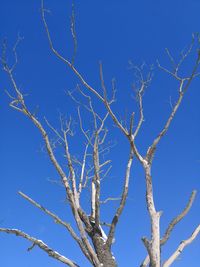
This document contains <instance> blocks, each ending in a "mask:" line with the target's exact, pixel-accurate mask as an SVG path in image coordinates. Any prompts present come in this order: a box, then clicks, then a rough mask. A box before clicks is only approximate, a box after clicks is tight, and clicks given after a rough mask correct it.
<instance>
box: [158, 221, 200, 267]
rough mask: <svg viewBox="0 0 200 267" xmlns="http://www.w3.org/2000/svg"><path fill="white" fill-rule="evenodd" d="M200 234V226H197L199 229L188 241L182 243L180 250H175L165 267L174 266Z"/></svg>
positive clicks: (164, 264)
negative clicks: (185, 249)
mask: <svg viewBox="0 0 200 267" xmlns="http://www.w3.org/2000/svg"><path fill="white" fill-rule="evenodd" d="M199 233H200V225H198V226H197V228H196V229H195V230H194V232H193V233H192V235H191V236H190V237H189V238H188V239H186V240H183V241H181V243H180V245H179V246H178V248H177V249H176V250H175V252H174V253H173V254H172V255H171V256H170V257H169V259H167V260H166V261H165V262H164V263H163V267H169V266H171V265H172V263H173V262H174V261H175V260H176V259H177V258H178V257H179V256H180V254H181V253H182V252H183V250H184V248H185V247H186V246H188V245H189V244H191V243H192V242H193V241H194V240H195V238H196V237H197V236H198V234H199Z"/></svg>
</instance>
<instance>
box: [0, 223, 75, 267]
mask: <svg viewBox="0 0 200 267" xmlns="http://www.w3.org/2000/svg"><path fill="white" fill-rule="evenodd" d="M0 232H4V233H7V234H14V235H16V236H20V237H23V238H25V239H27V240H29V241H30V242H32V243H33V244H35V245H36V246H38V247H39V248H41V249H42V250H43V251H45V252H46V253H47V254H48V255H49V256H50V257H52V258H54V259H56V260H59V261H60V262H62V263H64V264H66V265H68V266H70V267H79V265H78V264H76V263H75V262H73V261H72V260H70V259H68V258H66V257H65V256H63V255H61V254H59V253H58V252H57V251H55V250H53V249H52V248H50V247H49V246H48V245H47V244H45V243H44V242H43V241H42V240H39V239H36V238H35V237H32V236H30V235H28V234H26V233H24V232H22V231H20V230H18V229H8V228H0Z"/></svg>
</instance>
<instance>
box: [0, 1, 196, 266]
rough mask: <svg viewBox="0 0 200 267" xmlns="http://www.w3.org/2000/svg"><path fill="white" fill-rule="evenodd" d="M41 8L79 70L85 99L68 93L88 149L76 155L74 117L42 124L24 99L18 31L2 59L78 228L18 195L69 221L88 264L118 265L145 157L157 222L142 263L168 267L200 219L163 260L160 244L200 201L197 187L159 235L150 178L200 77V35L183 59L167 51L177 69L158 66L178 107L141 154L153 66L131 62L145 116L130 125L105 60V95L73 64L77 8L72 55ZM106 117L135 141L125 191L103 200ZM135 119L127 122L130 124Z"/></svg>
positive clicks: (153, 218)
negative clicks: (146, 68)
mask: <svg viewBox="0 0 200 267" xmlns="http://www.w3.org/2000/svg"><path fill="white" fill-rule="evenodd" d="M41 14H42V21H43V24H44V29H45V31H46V35H47V39H48V43H49V47H50V49H51V51H52V53H53V54H54V55H55V56H56V57H57V59H58V60H60V61H61V62H62V63H63V64H64V65H67V67H68V68H69V69H70V70H71V71H72V72H73V73H74V75H75V76H76V77H77V78H78V79H79V81H80V85H78V86H77V90H76V93H78V95H79V96H81V97H82V99H83V101H80V100H79V97H77V96H75V94H74V93H73V92H68V94H69V95H70V97H71V98H72V100H73V101H74V105H77V106H78V109H77V114H78V119H79V127H80V132H81V134H82V136H83V137H84V138H85V141H84V143H83V145H84V152H83V154H82V156H81V158H77V157H74V156H73V155H72V153H71V150H70V143H69V136H70V135H73V127H72V119H69V120H68V121H66V120H64V118H63V117H62V116H60V129H59V130H58V129H56V128H55V127H54V126H53V125H51V124H50V122H49V121H48V120H47V119H45V123H46V124H44V123H43V122H42V121H41V120H39V119H38V117H37V115H36V114H35V113H34V112H32V111H31V109H30V108H29V107H28V105H27V103H26V99H25V96H24V95H23V94H22V92H21V91H20V89H19V87H18V84H17V81H16V79H15V77H14V74H13V71H14V70H15V67H16V66H17V63H18V58H17V52H16V49H17V45H18V43H19V42H20V37H19V38H18V40H17V42H16V44H15V46H14V48H13V53H14V57H15V63H14V64H13V65H11V66H10V65H9V64H8V62H7V58H6V45H4V48H3V54H2V58H1V62H2V65H3V69H4V71H5V72H6V73H7V74H8V77H9V79H10V81H11V83H12V88H13V90H12V92H7V93H8V96H9V97H10V99H11V102H10V106H11V107H12V108H13V109H15V110H16V111H18V112H20V113H22V114H23V115H24V116H26V117H27V118H28V119H29V120H30V121H31V122H32V124H33V125H35V126H36V128H37V129H38V131H39V132H40V134H41V137H42V138H43V141H44V143H45V146H46V150H47V153H48V156H49V159H50V161H51V163H52V165H53V166H54V167H55V169H56V171H57V173H58V174H59V176H60V178H61V181H62V184H63V186H64V189H65V192H66V198H67V200H68V204H69V206H70V208H71V211H72V215H73V217H74V219H75V222H76V229H74V228H73V227H72V226H71V225H70V223H69V222H65V221H63V219H61V218H60V217H59V216H58V215H56V214H54V213H53V212H52V211H50V210H48V209H47V208H45V207H44V206H43V205H41V204H40V203H37V202H36V201H35V200H33V199H32V198H31V197H29V196H27V195H26V194H24V193H22V192H19V194H20V196H22V197H23V198H24V199H25V200H27V201H28V202H29V203H31V204H32V205H34V206H35V207H37V208H39V209H40V210H41V211H42V212H44V213H45V214H46V215H48V216H50V217H51V218H52V219H53V220H54V221H55V222H56V223H58V224H60V225H61V226H63V227H65V229H66V230H67V231H68V232H69V233H70V235H71V237H72V239H74V241H75V242H76V243H77V244H78V246H79V248H80V251H81V253H83V254H84V255H85V257H86V258H87V259H88V261H89V263H90V264H91V265H92V266H96V267H100V266H105V267H114V266H117V260H116V259H115V257H114V256H113V253H112V244H113V243H114V240H115V230H116V227H117V224H118V222H119V220H120V216H121V215H122V212H123V210H124V207H125V204H126V201H127V196H128V190H129V183H130V174H131V167H132V163H133V160H137V161H139V162H140V163H141V166H142V167H143V170H144V174H145V182H146V207H147V210H148V213H149V218H150V228H151V236H150V237H149V238H147V237H143V238H142V241H143V243H144V246H145V247H146V251H147V256H146V258H145V259H144V261H143V262H142V263H141V265H140V266H141V267H147V266H150V267H161V266H163V267H168V266H171V265H172V263H174V261H175V260H176V259H177V257H178V256H179V255H180V254H181V253H182V251H183V250H184V248H185V247H186V246H187V245H189V244H190V243H191V242H192V241H193V240H194V239H195V238H196V237H197V235H198V234H199V232H200V225H198V226H197V227H196V228H195V229H194V231H193V233H192V234H191V236H190V237H189V238H188V239H186V240H184V241H181V243H180V245H179V246H178V247H177V249H176V250H175V251H174V252H173V253H172V255H171V256H170V257H169V258H168V259H167V260H166V261H165V262H163V260H162V259H161V247H162V246H163V245H165V244H166V242H167V241H168V239H169V238H170V234H171V232H172V231H173V229H174V227H175V226H176V225H177V224H178V223H179V222H180V221H181V220H182V219H183V218H184V217H185V216H186V214H187V213H188V211H189V210H190V208H191V206H192V204H193V201H194V199H195V195H196V191H193V192H192V194H191V197H190V199H189V201H188V203H187V205H186V207H185V208H184V210H183V211H182V212H181V213H180V214H179V215H178V216H177V217H175V218H174V219H173V220H172V221H171V222H170V224H169V226H168V227H167V229H166V231H165V234H164V236H163V237H162V236H161V233H160V217H161V215H162V212H161V211H159V210H157V208H156V204H155V202H154V193H153V183H152V175H151V169H152V164H153V159H154V155H155V153H156V149H157V146H158V145H159V143H160V141H161V139H162V138H163V137H164V136H165V135H166V133H167V132H168V130H169V127H170V125H171V123H172V120H173V119H174V116H175V115H176V112H177V111H178V109H179V106H180V105H181V102H182V100H183V98H184V96H185V94H186V92H187V91H188V89H189V87H190V85H191V82H192V81H193V80H194V79H195V78H196V77H197V76H198V75H199V73H198V67H199V64H200V50H199V48H198V46H199V37H198V36H193V39H192V42H191V45H190V46H189V48H188V49H187V51H185V52H183V53H182V56H181V58H180V60H179V62H178V63H177V62H176V61H175V59H174V58H173V56H172V55H171V53H170V52H169V50H166V53H167V56H168V58H169V60H170V62H171V66H172V68H171V69H168V68H165V67H163V66H161V65H160V63H158V67H159V68H160V69H161V70H162V71H164V72H166V73H167V74H168V75H170V76H171V77H173V78H174V79H175V80H177V82H178V88H177V100H176V103H175V105H173V107H172V111H171V113H170V114H169V117H168V119H167V121H166V122H164V126H163V128H162V129H161V131H160V132H159V133H158V135H157V136H156V137H155V139H154V140H153V142H152V143H151V144H150V145H149V148H148V149H147V151H146V153H145V154H144V155H142V154H141V153H140V151H139V149H138V147H137V145H136V138H137V136H138V133H139V131H140V129H141V126H142V124H143V121H144V111H143V96H144V92H145V90H146V88H147V87H148V86H149V84H150V82H151V79H152V75H151V72H149V73H148V74H147V75H144V74H143V70H142V67H138V66H132V67H133V69H134V71H135V75H136V78H137V87H136V94H137V100H138V103H139V114H140V118H139V120H138V122H137V123H136V122H135V118H134V112H132V115H131V116H130V119H129V120H127V122H126V125H125V124H124V123H123V122H121V120H120V119H118V115H117V114H116V113H115V112H114V111H113V108H112V106H113V104H114V102H115V93H116V89H115V81H114V80H113V81H112V96H111V98H110V97H109V96H108V95H110V92H108V90H107V88H106V86H105V82H104V76H103V66H102V63H100V64H99V75H100V81H101V88H102V93H100V92H99V91H98V90H97V89H96V88H93V87H92V86H91V85H90V84H89V83H88V82H87V81H86V80H85V79H84V77H83V76H82V74H81V73H80V72H79V70H78V69H77V68H76V67H75V63H74V62H75V56H76V47H77V40H76V32H75V17H74V11H73V13H72V18H71V33H72V37H73V42H74V53H73V56H72V60H70V59H67V58H65V57H64V56H63V55H62V54H61V53H60V52H59V51H58V50H57V49H56V48H55V47H54V43H53V40H52V37H51V34H50V29H49V27H48V24H47V21H46V9H45V7H44V2H43V0H42V2H41ZM196 47H197V48H198V49H197V54H196V60H195V62H194V64H193V66H192V68H191V71H190V73H189V75H187V76H185V77H182V76H181V75H180V74H179V73H180V69H181V67H182V63H183V62H184V61H185V60H186V58H187V57H188V56H189V55H190V54H191V52H192V51H193V50H194V49H196ZM95 98H96V99H97V101H99V103H101V104H102V106H104V110H103V111H102V112H98V111H97V110H96V109H95V106H94V99H95ZM83 109H84V110H85V112H88V114H89V116H90V117H91V121H92V129H91V128H90V129H85V124H84V117H83V116H82V111H83ZM108 119H112V121H113V123H114V125H115V126H116V127H117V128H118V129H119V131H120V132H121V135H122V136H125V138H126V139H127V142H128V144H129V154H128V155H127V164H126V168H125V170H124V177H122V179H123V187H122V189H121V191H122V192H121V196H120V197H117V198H113V197H112V196H109V197H108V198H107V199H105V200H101V183H102V179H103V178H104V177H106V176H107V175H108V174H109V171H110V168H111V165H110V163H111V160H107V159H105V158H104V156H103V155H104V152H105V150H109V145H108V146H107V144H106V142H105V141H106V138H107V135H108V134H109V133H108V129H107V127H106V122H107V120H108ZM128 121H129V122H128ZM50 131H51V132H52V133H53V134H54V135H55V136H56V138H57V140H59V142H60V143H61V144H62V147H63V149H64V156H65V158H66V160H67V171H66V170H65V169H64V168H63V167H62V164H61V163H60V162H59V160H58V159H57V157H56V155H55V152H54V144H53V143H52V142H51V140H50V137H49V135H50V133H49V132H50ZM88 188H89V192H90V194H91V197H90V199H91V201H90V212H89V214H88V213H87V211H86V210H84V209H83V207H82V204H81V202H82V197H83V194H82V193H83V191H84V190H88ZM114 200H117V201H119V205H118V208H117V209H116V212H115V214H114V216H113V218H112V219H111V222H109V223H107V222H102V219H101V218H102V216H101V204H106V203H107V202H108V201H114ZM103 225H106V226H107V227H108V229H109V230H108V234H107V235H106V234H105V232H104V230H103V229H102V226H103ZM0 232H4V233H8V234H15V235H17V236H19V237H23V238H25V239H27V240H29V241H30V242H31V243H32V245H31V247H30V248H29V250H31V249H33V247H34V246H38V247H39V248H41V249H42V250H43V251H44V252H46V253H47V254H48V255H49V256H51V257H52V258H54V259H56V260H58V261H60V262H62V263H63V264H66V265H68V266H71V267H74V266H80V265H79V264H78V263H75V262H74V261H73V260H72V259H70V258H68V257H66V256H63V255H61V254H60V253H58V252H57V251H56V250H54V249H52V248H50V247H49V246H48V245H47V244H46V243H44V242H43V241H41V240H39V239H37V238H35V237H32V236H30V235H29V234H27V233H24V232H23V231H21V230H18V229H9V228H0Z"/></svg>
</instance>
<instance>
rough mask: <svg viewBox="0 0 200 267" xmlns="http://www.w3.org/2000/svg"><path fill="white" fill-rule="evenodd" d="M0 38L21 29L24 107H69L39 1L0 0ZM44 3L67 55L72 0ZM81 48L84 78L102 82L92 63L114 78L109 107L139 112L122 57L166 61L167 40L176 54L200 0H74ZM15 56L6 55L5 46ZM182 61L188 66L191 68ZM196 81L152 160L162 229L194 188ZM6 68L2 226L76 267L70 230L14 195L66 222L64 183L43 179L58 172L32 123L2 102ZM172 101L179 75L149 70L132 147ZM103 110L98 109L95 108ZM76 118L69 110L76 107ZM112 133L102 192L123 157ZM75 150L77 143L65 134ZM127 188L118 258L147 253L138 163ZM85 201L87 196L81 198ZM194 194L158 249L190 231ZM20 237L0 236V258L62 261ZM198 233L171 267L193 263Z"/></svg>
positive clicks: (156, 125) (199, 115)
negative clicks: (24, 195) (26, 235)
mask: <svg viewBox="0 0 200 267" xmlns="http://www.w3.org/2000/svg"><path fill="white" fill-rule="evenodd" d="M0 6H1V8H0V25H1V31H0V40H3V38H4V37H6V38H7V39H8V44H9V47H10V48H11V47H12V45H13V44H14V42H15V40H16V37H17V33H18V32H19V33H20V35H21V36H23V37H24V40H23V42H22V43H21V45H20V47H19V50H18V51H19V65H18V67H17V69H16V72H15V77H16V79H17V81H18V85H19V86H20V88H21V89H22V91H23V92H24V93H27V94H28V95H29V96H28V97H27V101H28V103H29V104H30V107H31V108H33V109H34V108H35V107H36V106H37V105H38V106H39V116H40V117H41V118H42V117H43V116H44V115H45V116H47V117H48V119H49V120H50V121H51V122H53V123H54V124H55V125H58V122H57V119H58V115H59V112H62V113H65V114H66V116H67V117H68V116H69V115H74V114H75V109H74V108H73V103H72V102H71V100H70V99H68V98H67V97H66V95H65V91H66V90H68V89H69V90H70V89H71V90H72V89H74V87H75V85H76V81H77V80H76V79H75V78H74V76H73V75H72V73H71V72H70V70H69V69H66V67H65V66H64V65H63V64H62V63H61V62H59V61H58V60H57V59H55V57H54V56H53V55H52V54H51V53H50V51H49V48H48V44H47V40H46V35H45V33H44V29H43V26H42V23H41V18H40V12H39V10H40V1H39V0H38V1H31V0H29V1H25V0H18V1H14V0H2V1H1V4H0ZM46 6H47V7H48V8H49V9H50V10H51V14H50V15H49V16H48V21H49V27H50V29H51V32H52V34H53V37H54V39H55V45H56V47H57V48H58V49H60V51H62V53H63V54H64V55H66V56H69V57H70V56H71V54H72V41H71V36H70V28H69V22H70V14H71V1H67V0H59V1H52V0H50V1H46ZM75 8H76V25H77V27H76V30H77V38H78V52H77V58H76V66H77V67H78V69H79V70H80V72H81V73H82V74H83V75H84V77H86V79H87V81H88V82H89V83H90V84H91V85H93V86H94V87H96V88H100V82H99V74H98V73H99V72H98V61H99V60H101V61H103V64H104V73H105V80H106V84H107V85H110V80H111V79H112V77H115V78H116V80H117V89H118V92H117V98H118V102H117V103H116V108H115V110H116V111H117V113H118V115H119V116H122V117H123V114H124V113H125V110H126V109H127V110H128V112H130V111H131V110H137V104H136V103H135V102H134V101H133V100H132V98H131V95H132V94H133V93H132V90H131V83H132V82H133V75H132V72H131V71H130V70H128V61H129V60H132V61H133V62H135V63H136V64H141V63H142V62H144V61H145V62H146V63H147V64H149V65H150V64H155V62H156V59H159V60H160V62H163V63H164V64H167V59H166V56H165V53H164V49H165V48H166V47H168V48H169V49H170V50H171V51H172V52H173V53H174V55H175V57H176V58H178V53H179V52H180V51H181V50H182V49H183V48H185V46H186V45H187V44H188V43H189V42H190V40H191V35H192V33H193V32H198V31H200V29H199V22H200V19H199V10H200V2H199V1H197V0H177V1H173V0H168V1H159V0H153V1H147V0H140V1H132V0H125V1H122V0H115V1H114V0H101V1H92V0H85V1H75ZM8 57H9V60H12V56H11V53H8ZM190 63H191V62H190V61H189V62H188V65H186V66H185V67H186V69H187V68H189V67H190V66H191V64H190ZM199 87H200V83H199V81H195V82H194V83H193V84H192V85H191V87H190V90H189V91H188V93H187V95H186V97H185V99H184V101H183V105H182V106H181V108H180V110H179V111H178V114H177V116H176V118H175V120H174V122H173V123H172V125H171V128H170V131H169V133H168V134H167V136H166V137H165V138H164V139H163V140H162V142H161V144H160V146H159V149H158V151H157V154H156V157H155V162H154V166H153V179H154V183H155V189H154V190H155V199H156V204H157V207H158V209H161V210H163V211H164V213H163V216H162V218H161V225H162V226H161V229H162V231H163V230H164V229H165V227H166V226H167V223H168V222H169V221H170V219H172V218H173V217H174V216H175V215H177V214H178V213H179V212H180V211H181V209H182V208H183V207H184V205H185V203H186V201H187V200H188V197H189V195H190V193H191V191H192V190H193V189H197V190H199V189H200V153H199V151H200V123H199V122H200V109H199V103H200V102H199V101H200V91H199ZM10 88H11V85H10V83H9V81H8V78H7V77H6V75H5V73H3V72H2V71H0V124H1V138H0V148H1V149H0V158H1V161H0V162H1V168H0V177H1V178H0V179H1V186H0V211H1V212H0V226H1V227H13V228H19V229H21V230H24V231H26V232H27V233H29V234H31V235H33V236H36V237H38V238H39V239H42V240H43V241H45V242H47V243H48V244H49V245H50V246H52V247H53V248H55V249H56V250H58V251H59V252H61V253H63V254H66V256H69V257H71V258H73V259H74V260H76V261H77V262H79V263H81V261H82V264H80V265H81V266H82V267H83V266H85V267H86V266H89V265H88V263H87V262H86V261H85V260H84V258H83V257H82V256H80V254H79V253H78V249H77V247H76V245H75V244H74V242H73V241H71V240H70V238H69V235H68V233H65V231H64V230H63V229H62V228H61V227H59V226H57V225H55V224H54V223H53V222H52V221H51V219H50V218H48V217H46V216H45V215H43V214H41V212H40V211H39V210H37V209H36V208H34V207H32V206H30V205H29V203H27V202H26V201H24V200H23V199H21V198H20V196H18V194H17V191H18V190H22V191H23V192H25V193H27V194H28V195H30V196H32V197H33V198H34V199H36V200H37V201H40V202H41V203H42V204H43V205H44V206H46V207H48V208H49V209H51V210H52V211H55V212H57V213H58V214H59V215H60V216H61V217H63V218H64V219H66V220H68V218H71V216H70V212H69V209H68V207H67V205H66V203H65V195H64V190H63V188H62V187H60V186H58V185H55V184H52V183H50V182H49V181H48V180H49V179H58V176H57V174H56V173H55V171H54V169H53V167H52V166H51V164H50V162H49V160H48V157H47V155H46V154H45V153H44V152H42V147H43V143H42V140H41V138H40V135H39V134H38V132H37V130H36V129H35V128H34V127H33V125H32V124H31V123H30V122H29V121H28V120H27V119H26V118H25V117H23V116H22V115H21V114H19V113H17V112H15V111H13V110H12V109H11V108H9V105H8V104H9V99H8V97H7V96H6V94H5V93H4V89H7V90H9V91H12V89H10ZM170 97H171V98H172V101H173V102H174V101H175V99H176V83H174V81H173V80H171V79H169V77H168V76H167V75H166V74H163V73H160V72H159V71H157V70H156V69H155V71H154V79H153V82H152V84H151V86H150V88H149V89H148V91H147V92H146V94H145V100H144V101H145V108H144V112H145V123H144V125H143V128H142V131H141V133H140V135H139V136H138V141H137V144H138V147H139V148H140V149H141V151H143V152H144V151H145V149H146V148H147V147H148V145H149V144H150V142H151V141H152V140H153V138H154V137H155V135H156V134H157V133H158V131H159V130H160V129H161V127H162V125H163V121H164V120H165V119H166V118H167V116H168V114H169V112H170V104H169V99H170ZM101 108H103V107H101ZM74 116H75V115H74ZM109 138H110V140H114V141H115V140H116V143H117V145H116V146H115V147H114V148H113V150H112V152H111V157H112V160H113V171H112V174H111V177H110V178H109V179H108V181H105V182H104V188H105V191H104V192H105V193H104V195H103V197H106V196H108V195H112V196H118V195H119V193H120V183H121V177H122V176H123V173H124V168H123V167H124V164H125V160H126V155H127V147H128V145H127V142H126V140H125V139H124V138H123V137H121V135H120V134H119V131H117V130H116V129H114V130H113V136H111V135H110V137H109ZM71 142H72V145H73V149H74V150H73V151H74V153H77V150H78V148H79V147H77V146H78V143H77V142H76V141H75V140H71ZM131 177H132V178H131V187H130V194H129V199H128V203H127V206H126V208H125V211H124V214H123V216H122V220H121V223H120V224H119V226H118V228H117V240H116V244H115V245H114V254H115V256H116V258H117V260H118V262H119V266H123V267H124V266H127V267H128V266H139V264H140V262H141V260H142V259H143V257H144V255H145V250H144V247H143V244H142V242H141V240H140V239H141V237H142V236H143V235H145V234H147V235H148V233H149V218H148V216H147V212H146V208H145V202H144V198H145V190H144V175H143V172H142V169H141V167H140V166H139V164H138V163H135V164H134V168H133V171H132V174H131ZM87 203H88V200H86V201H85V202H84V204H87ZM116 205H117V204H116V203H114V204H110V206H109V207H106V208H105V211H104V212H105V218H106V219H108V218H109V215H110V213H111V214H112V212H113V210H114V208H116ZM199 211H200V196H198V197H197V199H196V201H195V204H194V206H193V208H192V210H191V212H190V213H189V215H188V216H187V217H186V218H185V220H184V221H183V222H181V223H180V225H179V226H178V227H177V228H176V229H175V231H174V233H173V234H172V237H171V240H170V241H169V243H168V244H167V245H166V247H165V248H163V257H164V258H166V257H167V256H169V255H170V253H171V252H172V251H173V250H174V249H175V248H176V246H177V245H178V244H179V242H180V241H181V240H182V239H184V238H187V237H188V236H189V235H190V234H191V232H192V230H193V229H194V228H195V226H197V225H198V224H199V223H200V215H199V214H200V213H199ZM29 245H30V244H29V243H28V242H26V241H24V240H22V239H19V238H16V237H14V236H8V235H5V234H1V235H0V263H1V265H2V266H3V267H10V266H13V265H15V266H16V267H33V266H48V267H59V266H61V264H60V263H58V262H56V261H55V260H53V259H51V258H49V257H48V256H47V255H46V254H45V253H44V252H42V251H40V250H39V249H37V248H34V249H33V250H32V251H31V252H30V253H28V252H26V249H27V248H28V246H29ZM199 251H200V238H198V239H196V241H195V242H194V243H193V244H192V245H190V247H188V248H187V249H185V251H184V253H183V255H182V256H181V260H178V261H176V263H175V264H174V266H177V267H188V266H190V267H199Z"/></svg>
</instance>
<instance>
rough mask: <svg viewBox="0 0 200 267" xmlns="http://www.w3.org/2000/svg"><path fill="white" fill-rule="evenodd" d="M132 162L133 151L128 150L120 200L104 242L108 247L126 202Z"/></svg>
mask: <svg viewBox="0 0 200 267" xmlns="http://www.w3.org/2000/svg"><path fill="white" fill-rule="evenodd" d="M132 162H133V151H132V150H131V151H130V155H129V159H128V163H127V167H126V174H125V180H124V186H123V193H122V196H121V201H120V205H119V207H118V209H117V211H116V213H115V216H114V217H113V219H112V223H111V227H110V231H109V234H108V239H107V242H106V245H107V246H108V247H110V246H111V245H112V242H113V238H114V234H115V229H116V225H117V223H118V220H119V217H120V215H121V213H122V211H123V209H124V207H125V204H126V199H127V196H128V189H129V178H130V171H131V166H132Z"/></svg>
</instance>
